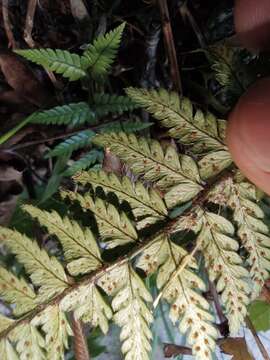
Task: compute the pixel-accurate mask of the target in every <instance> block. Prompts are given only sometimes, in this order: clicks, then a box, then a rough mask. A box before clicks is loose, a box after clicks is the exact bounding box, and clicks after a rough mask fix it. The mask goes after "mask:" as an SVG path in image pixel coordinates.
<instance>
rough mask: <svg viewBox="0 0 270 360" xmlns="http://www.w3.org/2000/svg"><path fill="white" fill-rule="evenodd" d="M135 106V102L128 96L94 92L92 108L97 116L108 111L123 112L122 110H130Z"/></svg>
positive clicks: (112, 112)
mask: <svg viewBox="0 0 270 360" xmlns="http://www.w3.org/2000/svg"><path fill="white" fill-rule="evenodd" d="M136 107H137V106H136V104H135V103H134V102H133V101H132V100H131V99H130V98H129V97H128V96H118V95H114V94H113V95H111V94H95V95H94V97H93V108H94V110H95V113H96V114H97V116H99V117H102V116H105V115H108V114H110V113H111V114H123V112H125V111H132V110H134V109H135V108H136Z"/></svg>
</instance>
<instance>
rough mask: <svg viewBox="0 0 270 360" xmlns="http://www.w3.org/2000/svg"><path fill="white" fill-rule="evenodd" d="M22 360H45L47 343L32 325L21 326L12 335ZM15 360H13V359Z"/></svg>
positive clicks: (11, 337)
mask: <svg viewBox="0 0 270 360" xmlns="http://www.w3.org/2000/svg"><path fill="white" fill-rule="evenodd" d="M10 339H11V340H12V342H15V343H16V350H17V352H18V354H19V358H20V360H27V359H31V360H32V359H33V360H43V359H44V360H45V359H46V355H45V341H44V339H43V337H42V335H41V334H40V332H39V331H38V329H37V328H36V327H35V326H33V325H31V324H28V323H26V324H23V323H22V324H20V325H18V326H17V327H15V329H14V330H12V332H11V334H10ZM12 360H13V359H12Z"/></svg>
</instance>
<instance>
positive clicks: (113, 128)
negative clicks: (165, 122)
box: [99, 120, 153, 134]
mask: <svg viewBox="0 0 270 360" xmlns="http://www.w3.org/2000/svg"><path fill="white" fill-rule="evenodd" d="M152 125H153V123H150V122H147V123H146V122H142V121H138V120H136V121H134V120H124V121H114V122H112V123H109V124H104V125H101V126H100V127H99V129H100V131H101V132H121V131H124V132H125V133H127V134H130V133H134V132H136V131H142V130H144V129H148V128H149V127H150V126H152Z"/></svg>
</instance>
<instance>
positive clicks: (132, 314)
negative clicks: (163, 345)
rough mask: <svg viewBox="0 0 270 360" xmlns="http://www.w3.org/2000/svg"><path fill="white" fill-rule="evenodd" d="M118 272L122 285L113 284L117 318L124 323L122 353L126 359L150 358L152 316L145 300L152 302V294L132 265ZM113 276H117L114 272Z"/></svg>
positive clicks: (114, 306)
mask: <svg viewBox="0 0 270 360" xmlns="http://www.w3.org/2000/svg"><path fill="white" fill-rule="evenodd" d="M119 272H121V276H120V278H121V279H122V280H123V282H122V281H121V282H120V285H121V286H120V287H115V288H114V297H113V301H112V307H113V310H114V311H115V314H114V321H115V322H116V324H118V325H119V326H120V327H121V334H120V339H121V341H122V342H123V344H122V353H123V354H124V355H125V359H127V360H130V359H136V360H147V359H149V355H148V353H149V352H150V350H151V345H150V340H151V339H152V334H151V331H150V328H149V326H150V324H151V323H152V322H153V317H152V314H151V312H150V310H149V308H148V307H147V305H146V303H151V302H152V297H151V295H150V293H149V292H148V290H147V289H146V287H145V285H144V283H143V281H142V280H141V279H140V277H139V276H138V275H137V274H136V272H135V271H134V270H133V269H132V268H131V267H130V266H129V265H123V266H122V267H121V269H120V270H119V269H118V270H117V271H116V274H118V273H119ZM111 276H112V277H114V276H113V274H111ZM109 294H111V292H109Z"/></svg>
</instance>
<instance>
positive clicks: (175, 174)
mask: <svg viewBox="0 0 270 360" xmlns="http://www.w3.org/2000/svg"><path fill="white" fill-rule="evenodd" d="M93 142H94V143H95V144H97V145H100V146H103V147H108V148H109V149H110V151H111V152H113V153H114V154H116V155H117V156H119V157H120V159H121V160H123V161H124V162H126V163H127V164H128V165H129V166H130V168H131V170H132V171H133V172H134V173H135V174H138V175H143V176H144V178H145V180H149V181H155V182H156V185H157V186H158V187H159V188H160V189H161V190H164V191H166V193H165V195H164V199H165V202H166V205H167V206H168V207H173V206H174V205H176V204H177V203H179V202H180V203H181V202H182V203H183V202H186V201H189V200H190V199H192V198H193V197H195V196H196V195H197V194H198V193H199V192H200V191H201V190H202V186H201V184H200V175H199V171H198V168H197V165H196V163H195V161H194V160H193V159H192V158H191V157H189V156H186V155H183V156H182V157H179V155H178V154H177V152H176V150H175V149H174V147H172V146H168V147H167V149H166V150H163V149H162V147H161V145H160V143H159V142H158V141H155V140H149V139H146V138H144V137H136V136H135V135H134V134H130V135H127V134H125V133H123V132H120V133H119V134H116V133H109V134H102V135H97V136H96V137H95V138H94V140H93Z"/></svg>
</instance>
